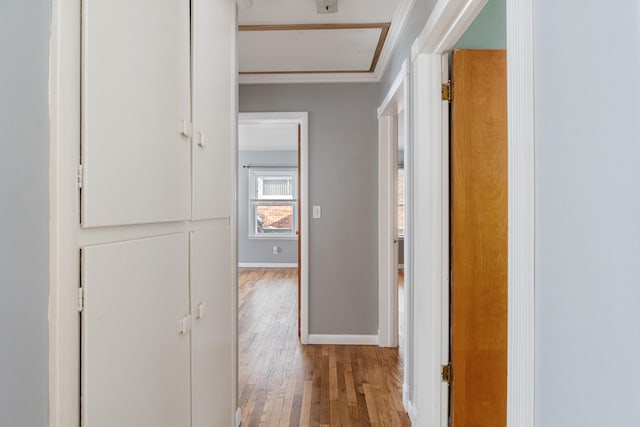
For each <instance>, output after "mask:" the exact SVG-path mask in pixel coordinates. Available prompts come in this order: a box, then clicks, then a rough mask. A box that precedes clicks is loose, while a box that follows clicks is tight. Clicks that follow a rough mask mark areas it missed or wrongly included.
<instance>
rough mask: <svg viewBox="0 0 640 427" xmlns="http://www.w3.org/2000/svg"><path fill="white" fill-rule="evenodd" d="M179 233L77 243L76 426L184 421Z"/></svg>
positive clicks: (187, 411)
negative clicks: (78, 409) (79, 245)
mask: <svg viewBox="0 0 640 427" xmlns="http://www.w3.org/2000/svg"><path fill="white" fill-rule="evenodd" d="M188 236H189V235H188V234H187V233H182V234H173V235H169V236H162V237H154V238H149V239H143V240H134V241H129V242H123V243H115V244H106V245H100V246H91V247H87V248H84V249H83V250H82V272H83V274H82V276H83V279H82V283H83V288H84V293H85V298H84V309H83V311H82V399H81V401H82V425H83V426H85V427H114V426H118V427H140V426H154V427H176V426H188V425H190V422H191V408H190V381H189V378H190V360H189V359H190V356H189V345H190V342H189V341H190V336H189V333H186V334H182V335H181V334H180V333H179V328H178V326H179V321H180V319H182V318H184V316H185V315H187V314H188V313H189V237H188Z"/></svg>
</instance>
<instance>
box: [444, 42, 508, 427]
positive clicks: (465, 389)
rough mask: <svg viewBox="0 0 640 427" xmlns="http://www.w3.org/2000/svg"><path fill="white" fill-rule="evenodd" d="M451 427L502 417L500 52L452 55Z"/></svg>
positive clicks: (490, 426)
mask: <svg viewBox="0 0 640 427" xmlns="http://www.w3.org/2000/svg"><path fill="white" fill-rule="evenodd" d="M452 66H453V70H452V76H453V77H452V82H453V100H452V110H451V113H452V118H451V120H452V134H451V137H452V138H451V145H452V147H451V153H452V154H451V168H452V169H451V179H452V187H451V188H452V223H451V224H452V246H451V249H452V253H451V256H452V258H451V262H452V270H453V271H452V272H453V282H452V307H451V309H452V347H451V351H452V353H451V354H452V365H453V383H452V388H451V415H452V423H453V426H454V427H466V426H473V427H503V426H506V417H507V87H506V52H505V51H504V50H458V51H455V52H454V53H453V64H452Z"/></svg>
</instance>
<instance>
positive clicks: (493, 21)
mask: <svg viewBox="0 0 640 427" xmlns="http://www.w3.org/2000/svg"><path fill="white" fill-rule="evenodd" d="M506 48H507V1H506V0H489V2H488V3H487V5H486V6H485V7H484V9H482V12H480V14H479V15H478V17H477V18H476V19H475V20H474V21H473V23H472V24H471V26H470V27H469V28H468V29H467V31H466V32H465V33H464V35H463V36H462V38H461V39H460V40H459V41H458V43H457V44H456V46H455V49H506Z"/></svg>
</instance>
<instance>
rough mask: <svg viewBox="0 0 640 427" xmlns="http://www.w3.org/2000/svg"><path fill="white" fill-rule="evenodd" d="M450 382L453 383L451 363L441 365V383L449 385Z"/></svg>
mask: <svg viewBox="0 0 640 427" xmlns="http://www.w3.org/2000/svg"><path fill="white" fill-rule="evenodd" d="M452 381H453V368H452V367H451V363H447V364H446V365H442V382H444V383H447V384H451V382H452Z"/></svg>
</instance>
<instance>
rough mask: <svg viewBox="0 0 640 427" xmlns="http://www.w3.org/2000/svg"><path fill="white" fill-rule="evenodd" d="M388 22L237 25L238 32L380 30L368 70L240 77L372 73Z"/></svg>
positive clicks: (297, 72)
mask: <svg viewBox="0 0 640 427" xmlns="http://www.w3.org/2000/svg"><path fill="white" fill-rule="evenodd" d="M390 25H391V23H390V22H378V23H371V24H369V23H347V24H282V25H239V26H238V31H307V30H358V29H366V30H371V29H380V37H379V38H378V44H377V45H376V50H375V51H374V53H373V57H372V58H371V66H370V67H369V69H368V70H308V71H307V70H304V71H240V72H239V74H240V75H265V74H266V75H280V74H336V73H373V72H374V71H375V69H376V65H377V64H378V59H379V58H380V53H381V52H382V48H383V46H384V43H385V40H386V39H387V34H388V33H389V27H390Z"/></svg>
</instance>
